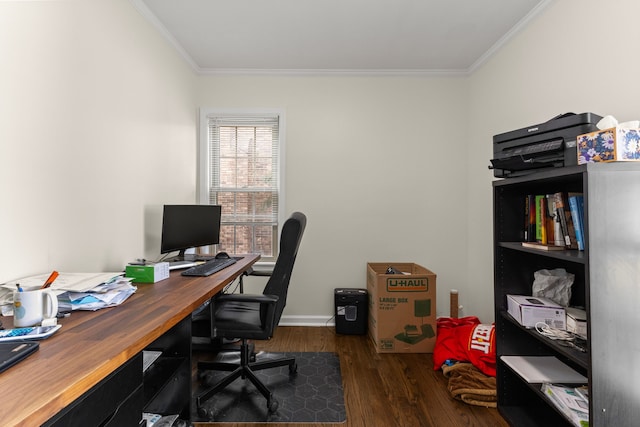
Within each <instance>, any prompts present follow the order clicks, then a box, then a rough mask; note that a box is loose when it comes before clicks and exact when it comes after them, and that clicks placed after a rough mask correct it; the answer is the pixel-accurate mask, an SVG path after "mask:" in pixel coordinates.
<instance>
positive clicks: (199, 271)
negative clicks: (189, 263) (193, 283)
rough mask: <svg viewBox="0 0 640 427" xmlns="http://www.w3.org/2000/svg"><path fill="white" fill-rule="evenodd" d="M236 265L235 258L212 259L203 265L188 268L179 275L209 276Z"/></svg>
mask: <svg viewBox="0 0 640 427" xmlns="http://www.w3.org/2000/svg"><path fill="white" fill-rule="evenodd" d="M235 263H236V260H235V258H219V259H218V258H214V259H212V260H210V261H207V262H205V263H204V264H200V265H196V266H194V267H189V268H187V269H186V270H184V271H183V272H182V273H181V274H182V275H183V276H210V275H212V274H213V273H217V272H218V271H220V270H222V269H224V268H227V267H229V266H230V265H233V264H235Z"/></svg>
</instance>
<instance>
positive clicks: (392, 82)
mask: <svg viewBox="0 0 640 427" xmlns="http://www.w3.org/2000/svg"><path fill="white" fill-rule="evenodd" d="M199 89H200V90H199V98H198V103H199V104H200V105H201V106H203V107H216V108H218V107H220V108H222V107H281V108H284V110H285V111H286V160H285V162H286V206H285V209H286V211H287V213H290V212H292V211H295V210H299V211H302V212H304V213H305V214H306V215H307V217H308V222H307V229H306V232H305V236H304V238H303V242H302V245H301V247H300V252H299V254H298V259H297V263H296V267H295V268H294V273H293V281H292V286H291V288H290V291H289V298H288V304H287V309H286V312H285V315H287V316H288V317H289V318H291V316H293V317H294V318H298V319H299V318H300V317H305V316H318V317H324V318H328V317H329V316H331V315H332V313H333V290H334V288H337V287H338V288H339V287H359V288H364V287H366V275H365V272H366V263H367V262H387V261H388V262H393V261H396V262H415V263H418V264H420V265H423V266H425V267H427V268H429V269H431V270H432V271H434V272H435V273H436V274H437V275H438V277H437V283H438V286H437V288H438V290H439V291H440V293H439V295H438V309H437V312H438V314H447V315H448V307H449V305H448V298H449V297H448V289H450V288H456V287H460V286H462V285H463V283H464V281H465V280H466V272H465V271H466V268H465V266H466V263H467V261H466V250H465V247H466V239H467V237H466V236H467V229H466V210H467V201H466V199H467V195H466V185H467V177H466V170H467V168H466V161H467V156H466V141H465V138H466V133H465V132H466V126H465V121H464V117H465V116H466V99H467V92H466V83H465V80H464V79H460V78H413V77H409V78H400V77H398V78H388V77H387V78H365V77H308V76H306V77H251V76H244V77H219V76H218V77H213V76H208V77H202V78H201V79H200V82H199ZM461 118H462V120H461ZM256 286H257V285H256Z"/></svg>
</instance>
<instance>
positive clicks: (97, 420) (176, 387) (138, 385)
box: [44, 317, 191, 427]
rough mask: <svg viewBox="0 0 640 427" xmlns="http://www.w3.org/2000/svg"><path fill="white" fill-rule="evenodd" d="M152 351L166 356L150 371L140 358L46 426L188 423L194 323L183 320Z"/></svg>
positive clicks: (166, 333)
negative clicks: (161, 418)
mask: <svg viewBox="0 0 640 427" xmlns="http://www.w3.org/2000/svg"><path fill="white" fill-rule="evenodd" d="M147 349H148V350H156V351H161V352H162V355H161V356H160V357H158V359H156V360H155V362H154V363H153V364H152V365H151V366H150V367H149V368H148V369H147V370H146V371H144V372H143V368H142V362H143V356H142V353H139V354H137V355H136V356H135V357H133V358H132V359H131V360H129V361H128V362H126V363H125V364H124V365H122V366H121V367H120V368H119V369H118V370H116V371H115V372H113V373H112V374H111V375H109V376H108V377H107V378H105V379H104V380H102V381H101V382H100V383H99V384H97V385H96V386H95V387H93V388H92V389H91V390H90V391H89V392H87V393H86V394H85V395H84V396H82V397H81V398H80V399H78V400H76V401H75V402H74V403H73V404H72V405H70V406H68V407H66V408H65V410H64V411H62V412H60V413H59V414H57V415H56V416H55V417H54V418H52V419H51V420H49V421H48V422H47V423H45V424H44V425H45V426H52V427H53V426H55V427H74V426H77V427H87V426H91V425H96V426H97V425H100V426H105V427H107V426H113V427H121V426H137V425H138V424H139V423H140V421H141V420H142V412H143V411H144V412H151V413H156V414H161V415H169V414H179V416H180V418H181V419H184V420H189V419H190V409H191V318H190V317H186V318H185V319H183V320H182V321H181V322H180V323H178V324H177V325H175V326H174V327H173V328H171V329H170V330H169V331H167V332H165V333H164V334H163V335H162V336H161V337H160V338H158V339H157V340H156V341H154V342H153V343H152V344H151V345H150V346H149V347H148V348H147ZM114 408H115V409H114Z"/></svg>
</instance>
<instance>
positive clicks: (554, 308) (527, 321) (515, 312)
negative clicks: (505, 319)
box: [507, 295, 566, 330]
mask: <svg viewBox="0 0 640 427" xmlns="http://www.w3.org/2000/svg"><path fill="white" fill-rule="evenodd" d="M507 311H508V312H509V314H510V315H511V316H513V318H514V319H516V320H517V321H518V323H520V324H521V325H522V326H526V327H527V328H532V327H535V326H536V323H538V322H543V323H546V324H547V325H549V326H551V327H552V328H555V329H562V330H564V329H565V328H566V326H565V325H566V318H565V316H566V315H565V310H564V307H562V306H561V305H558V304H556V303H555V302H553V301H551V300H550V299H547V298H542V297H532V296H524V295H507Z"/></svg>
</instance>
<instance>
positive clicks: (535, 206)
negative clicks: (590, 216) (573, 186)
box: [523, 192, 584, 250]
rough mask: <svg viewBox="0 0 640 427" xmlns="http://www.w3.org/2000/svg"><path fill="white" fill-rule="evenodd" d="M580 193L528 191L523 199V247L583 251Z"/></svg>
mask: <svg viewBox="0 0 640 427" xmlns="http://www.w3.org/2000/svg"><path fill="white" fill-rule="evenodd" d="M583 211H584V198H583V195H582V193H566V192H557V193H551V194H529V195H527V197H526V198H525V212H524V218H525V221H524V223H525V224H524V242H523V246H526V247H532V248H538V249H543V250H564V249H578V250H584V225H583V222H584V213H583Z"/></svg>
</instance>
